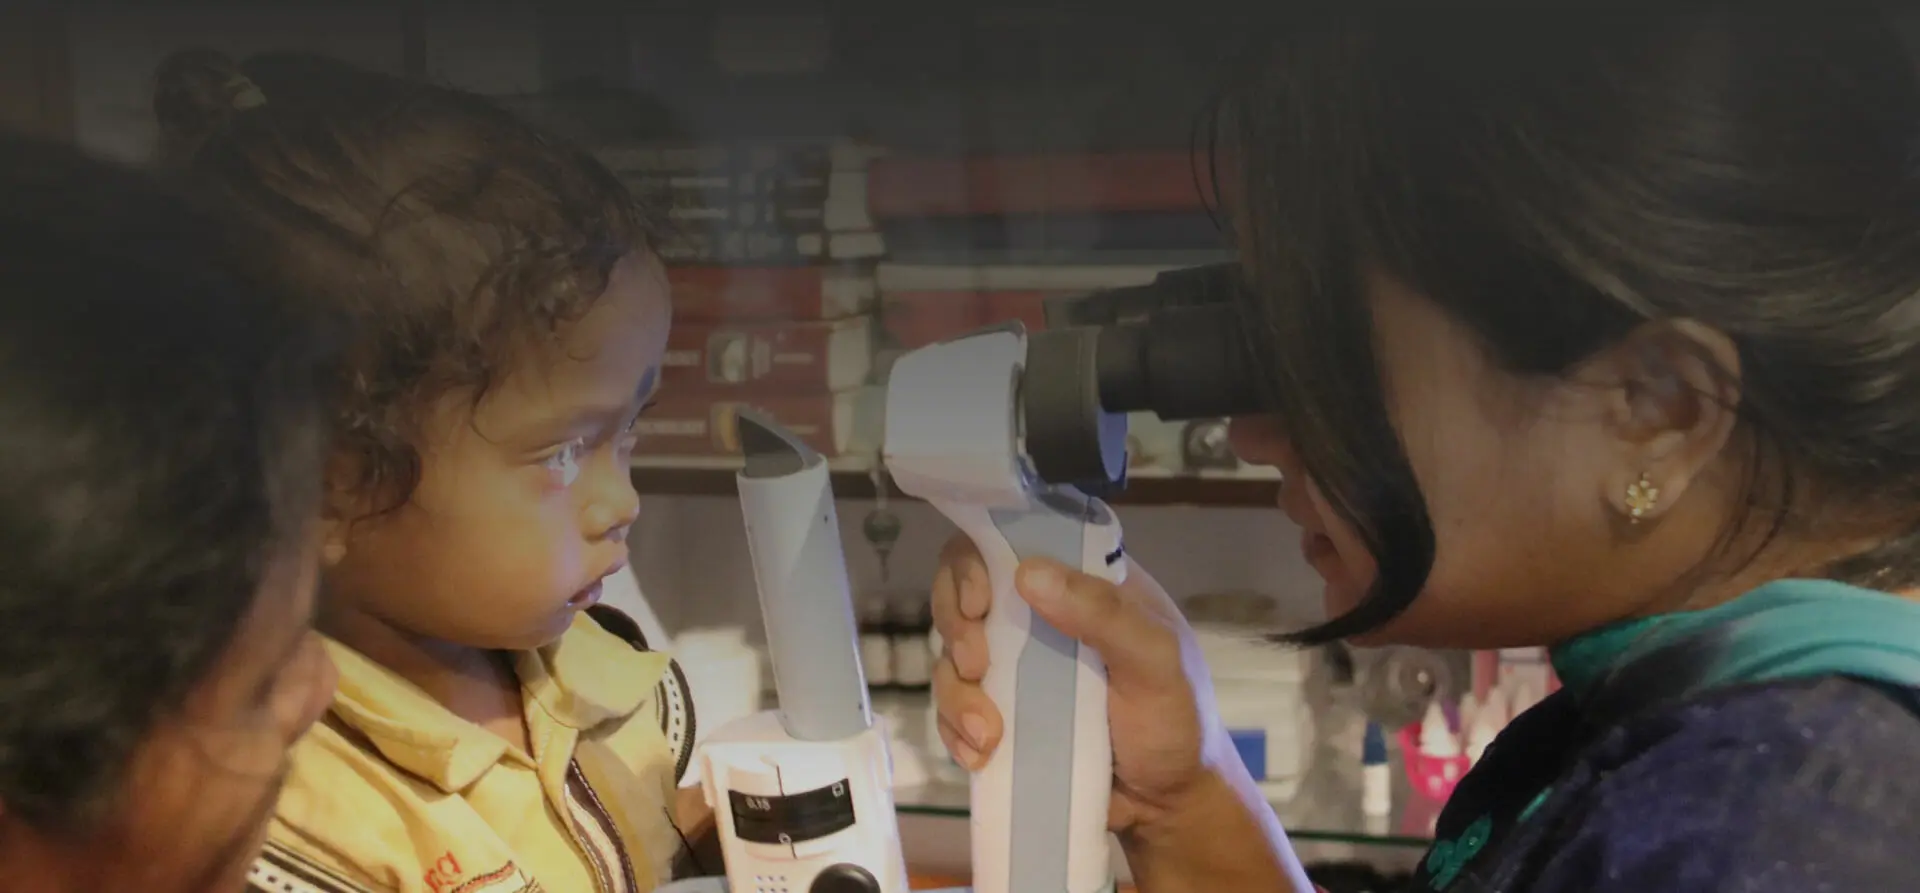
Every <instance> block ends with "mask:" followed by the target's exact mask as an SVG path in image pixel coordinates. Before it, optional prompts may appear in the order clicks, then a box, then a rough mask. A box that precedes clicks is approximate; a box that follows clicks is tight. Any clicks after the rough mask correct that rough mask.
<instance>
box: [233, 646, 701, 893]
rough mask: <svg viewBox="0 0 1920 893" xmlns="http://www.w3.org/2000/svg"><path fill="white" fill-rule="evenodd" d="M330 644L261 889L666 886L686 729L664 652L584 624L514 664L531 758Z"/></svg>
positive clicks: (530, 890) (627, 890) (282, 892)
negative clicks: (334, 670)
mask: <svg viewBox="0 0 1920 893" xmlns="http://www.w3.org/2000/svg"><path fill="white" fill-rule="evenodd" d="M602 610H603V609H596V613H598V612H600V611H602ZM603 616H604V615H603ZM620 619H624V618H620ZM634 635H635V636H636V638H637V633H635V634H634ZM327 647H328V648H329V650H330V653H331V654H332V656H333V659H334V662H335V663H336V664H337V665H338V666H339V669H340V686H339V692H338V694H337V695H335V697H334V702H333V707H332V709H331V710H330V711H329V713H328V715H327V717H326V719H325V720H324V721H323V722H322V723H321V724H320V725H316V726H315V727H314V729H313V731H312V732H311V733H309V734H308V735H307V736H306V737H305V738H303V739H302V740H301V741H300V742H299V743H298V744H297V745H295V749H294V753H293V759H292V763H291V770H290V775H289V777H288V779H287V783H286V787H285V789H284V791H283V792H282V794H281V797H280V802H279V804H278V806H277V807H276V811H275V815H274V818H273V821H272V824H271V827H270V830H269V839H268V844H267V848H266V851H265V852H264V853H263V854H262V857H261V858H260V860H259V861H258V862H257V863H256V866H255V870H254V876H253V883H254V886H255V888H256V889H260V890H272V891H275V893H309V891H321V893H336V891H348V893H361V891H394V893H535V891H545V893H596V891H597V893H646V891H648V890H651V889H653V888H654V887H655V886H656V885H658V884H660V883H663V882H665V881H666V880H668V879H670V878H669V873H670V871H671V868H672V862H673V858H674V856H675V854H676V853H677V852H678V851H679V848H680V846H681V838H680V835H679V833H678V832H677V831H676V830H675V828H674V826H673V824H672V812H671V810H672V808H673V804H674V792H675V789H676V787H677V782H678V777H679V774H680V773H682V772H684V771H685V769H686V759H687V756H688V750H689V748H690V746H691V739H692V731H693V729H692V713H691V706H690V705H689V704H688V703H687V701H686V690H685V682H684V680H683V679H682V677H680V676H679V673H678V672H677V670H675V669H674V668H673V667H672V666H671V664H670V661H669V660H668V658H667V657H666V656H665V655H663V654H660V653H657V652H647V651H641V650H638V649H639V648H640V647H641V645H640V643H638V642H637V641H635V642H632V643H630V642H629V641H628V640H627V639H623V638H622V637H620V636H616V635H615V634H613V633H611V632H609V631H608V629H607V628H604V627H603V626H602V625H601V624H600V623H597V622H595V620H594V619H592V618H590V617H589V616H587V615H584V614H583V615H582V616H580V617H578V618H575V620H574V623H573V626H572V627H571V628H569V629H568V631H567V632H566V633H565V634H564V635H563V636H562V637H561V638H560V639H559V640H558V641H557V642H555V643H554V644H552V645H549V646H547V647H545V648H541V649H539V650H538V651H533V652H525V653H521V654H518V655H516V656H515V669H516V671H517V673H518V675H519V678H520V683H521V692H522V700H523V703H524V705H525V711H526V713H525V716H526V724H527V732H528V736H527V737H528V739H529V740H530V741H531V742H532V745H533V752H532V753H531V754H527V753H521V752H520V750H519V748H517V747H514V746H512V745H510V744H508V743H507V742H506V741H504V740H502V739H501V738H500V737H499V736H497V735H494V734H492V733H491V732H488V731H487V730H485V729H483V728H481V727H479V726H478V725H475V724H474V723H471V722H469V721H467V720H465V719H462V718H460V717H459V716H456V715H455V714H454V713H453V712H452V711H450V710H448V709H446V708H445V707H443V706H441V705H440V704H439V703H437V702H435V701H434V700H432V699H431V698H429V697H428V696H427V695H426V694H425V693H424V692H422V691H421V690H420V689H418V688H417V687H415V686H413V685H412V684H411V683H408V682H406V681H405V680H403V679H401V678H400V677H399V676H397V675H395V674H394V673H392V672H390V671H388V670H387V669H386V668H384V667H381V666H379V665H378V664H375V663H373V662H372V661H371V660H369V659H368V658H367V657H365V656H364V655H361V654H360V653H359V652H356V651H354V650H353V649H351V648H348V647H346V646H344V645H341V644H340V643H338V642H335V641H331V640H329V641H328V642H327Z"/></svg>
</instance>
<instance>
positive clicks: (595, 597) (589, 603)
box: [567, 582, 600, 609]
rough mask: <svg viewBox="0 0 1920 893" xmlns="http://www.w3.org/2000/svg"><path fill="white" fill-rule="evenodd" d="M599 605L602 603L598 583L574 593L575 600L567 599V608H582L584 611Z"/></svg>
mask: <svg viewBox="0 0 1920 893" xmlns="http://www.w3.org/2000/svg"><path fill="white" fill-rule="evenodd" d="M599 603H600V584H599V583H597V582H596V583H594V584H593V585H592V586H588V587H587V588H585V589H582V590H580V591H579V592H576V593H574V594H573V598H570V599H567V607H569V608H582V609H584V608H591V607H593V606H594V605H597V604H599Z"/></svg>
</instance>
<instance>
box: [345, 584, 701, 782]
mask: <svg viewBox="0 0 1920 893" xmlns="http://www.w3.org/2000/svg"><path fill="white" fill-rule="evenodd" d="M326 646H327V651H328V653H329V654H330V655H331V656H332V658H333V662H334V665H335V666H336V667H338V668H339V676H340V683H339V687H338V689H337V691H336V693H335V694H334V698H333V707H332V712H333V714H334V716H335V717H337V718H338V719H339V721H340V722H342V723H344V724H345V725H346V726H348V727H349V728H351V729H352V730H353V731H355V732H358V733H359V734H360V735H361V736H363V737H364V738H365V739H366V740H367V741H368V743H370V744H371V745H372V746H373V748H374V749H375V750H377V751H378V752H379V753H380V755H381V756H383V757H385V758H386V759H387V760H388V761H389V762H391V763H393V764H394V765H395V766H396V767H398V768H400V769H401V770H403V771H405V772H408V773H410V774H413V775H415V776H418V777H420V778H422V779H425V780H427V781H429V782H431V783H432V784H433V785H434V786H436V787H438V788H440V789H441V790H443V791H446V792H449V793H451V792H454V791H459V790H462V789H465V788H466V787H468V786H470V785H472V784H473V783H474V782H475V781H477V780H479V778H480V776H481V775H483V774H485V773H486V771H487V770H488V769H489V768H491V767H492V766H493V765H494V764H495V763H498V762H499V761H500V759H501V758H502V757H504V756H505V755H506V753H507V747H508V745H507V743H506V742H505V741H503V740H501V739H500V737H499V736H498V735H495V734H493V733H491V732H489V731H487V730H486V729H483V728H481V727H480V726H478V725H476V724H474V723H472V722H469V721H468V720H466V719H463V718H461V717H460V716H458V715H456V714H455V713H454V712H453V711H451V710H448V709H447V708H446V707H444V706H441V705H440V703H439V702H437V701H435V700H433V699H432V698H431V697H429V696H428V695H427V694H426V692H424V691H421V690H420V689H419V687H417V686H415V685H414V684H413V683H411V682H408V681H407V680H405V679H402V678H401V677H400V676H399V674H397V673H394V672H393V671H391V670H389V669H387V668H386V667H383V666H381V665H379V664H377V663H374V662H373V661H372V660H371V659H369V658H368V657H367V656H366V655H363V654H361V653H360V652H358V651H355V650H354V649H352V648H350V647H348V646H346V645H344V644H341V643H340V642H338V641H336V640H334V639H331V638H329V639H327V640H326ZM514 658H515V659H514V669H515V671H516V673H517V674H518V675H519V677H520V687H521V692H522V694H523V697H525V698H526V699H529V700H531V701H532V702H534V703H535V704H536V705H538V707H539V708H540V710H541V711H542V712H544V713H546V714H547V715H548V716H549V717H551V718H552V719H553V720H554V721H555V722H558V723H560V724H561V725H564V726H567V727H569V728H572V729H575V730H578V731H587V730H590V729H592V728H594V727H596V726H599V725H601V724H602V723H605V722H608V721H611V720H617V719H622V718H625V717H627V716H631V715H632V714H633V713H634V712H635V711H637V710H638V709H640V707H641V705H643V704H644V703H646V701H647V699H648V697H649V696H650V695H651V694H652V692H653V690H654V688H655V686H657V685H658V684H659V682H660V679H661V677H662V676H663V675H664V674H665V672H666V669H667V661H668V658H667V656H666V655H664V654H661V653H658V652H642V651H639V650H637V649H635V648H634V647H633V646H631V645H629V644H627V643H626V642H625V641H624V640H622V639H620V638H619V637H617V636H614V635H613V634H611V633H609V632H607V631H606V630H604V629H602V628H601V627H600V625H599V624H598V623H596V622H594V621H593V620H591V619H589V618H588V617H587V616H586V615H585V614H582V615H580V616H578V617H575V618H574V621H573V625H572V626H571V627H570V628H568V630H567V632H566V634H565V635H563V636H561V637H560V639H558V640H556V641H555V642H553V643H552V644H549V645H547V646H545V647H542V648H539V649H536V650H533V651H526V652H521V653H519V654H516V655H515V656H514Z"/></svg>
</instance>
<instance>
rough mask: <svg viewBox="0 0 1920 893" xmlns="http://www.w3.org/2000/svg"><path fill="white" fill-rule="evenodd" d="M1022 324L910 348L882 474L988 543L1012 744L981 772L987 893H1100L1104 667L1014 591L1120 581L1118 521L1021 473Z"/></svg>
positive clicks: (995, 647)
mask: <svg viewBox="0 0 1920 893" xmlns="http://www.w3.org/2000/svg"><path fill="white" fill-rule="evenodd" d="M1025 357H1026V338H1025V335H1024V333H1023V332H1022V331H1021V330H1019V329H1018V328H1012V329H1002V330H993V331H986V332H982V333H978V334H975V335H972V336H969V337H966V338H961V339H958V340H955V341H951V342H946V343H943V344H936V345H932V346H929V347H925V348H921V349H920V350H917V351H913V352H911V353H909V354H906V355H905V356H902V357H901V358H900V359H898V360H897V361H896V362H895V363H894V365H893V367H892V371H891V372H890V373H889V381H888V394H887V420H886V429H887V430H886V446H885V456H886V463H887V470H888V473H889V474H890V476H891V477H892V478H893V480H894V481H895V482H896V483H897V484H898V485H899V486H900V488H901V490H903V491H905V492H906V493H908V494H910V495H913V496H917V497H919V498H922V499H925V500H927V501H928V502H929V503H931V504H932V505H933V506H934V507H935V508H936V509H938V510H939V511H940V512H941V513H942V514H944V515H946V516H947V517H948V518H949V519H951V520H952V521H953V522H954V524H955V525H957V526H958V527H959V528H960V530H961V531H962V532H964V533H965V534H966V535H967V536H968V537H969V538H971V539H972V540H973V542H974V543H975V545H977V546H978V547H979V550H980V553H981V555H982V556H983V558H984V559H985V562H986V565H987V573H988V578H989V580H990V581H991V583H992V587H993V601H992V606H991V608H990V609H989V611H988V614H987V618H986V634H987V648H988V652H989V655H990V660H989V666H988V670H987V673H986V677H985V679H984V680H983V686H984V688H985V690H986V693H987V695H988V696H989V697H990V698H992V700H993V702H994V704H995V705H996V706H997V707H998V708H999V711H1000V714H1001V718H1002V722H1003V732H1002V736H1001V739H1000V743H999V745H998V746H997V747H996V748H995V749H994V751H993V753H992V754H991V756H990V757H989V759H988V760H987V763H986V765H985V766H984V767H983V768H982V769H981V770H980V771H978V772H976V773H975V774H974V776H973V782H972V797H971V800H972V802H971V804H970V811H971V813H972V839H973V866H972V867H973V889H974V890H975V891H977V893H1099V891H1103V890H1109V889H1111V888H1112V887H1113V873H1112V855H1111V844H1110V838H1109V834H1108V831H1107V818H1108V809H1109V803H1110V800H1111V795H1112V784H1113V751H1112V741H1111V738H1110V737H1109V734H1110V733H1109V730H1108V725H1107V678H1106V667H1105V665H1104V663H1103V662H1102V661H1101V660H1100V657H1099V655H1097V654H1095V653H1094V652H1093V651H1092V650H1091V649H1088V648H1085V647H1081V646H1080V645H1079V643H1078V642H1075V641H1073V640H1071V639H1068V638H1066V637H1065V636H1063V635H1061V634H1060V633H1059V632H1058V631H1056V630H1054V629H1052V627H1051V626H1049V625H1047V624H1046V623H1044V622H1043V621H1040V620H1039V618H1038V617H1037V616H1036V615H1034V613H1033V611H1032V610H1031V609H1030V608H1029V607H1028V605H1027V603H1026V602H1025V601H1024V600H1023V599H1021V598H1020V596H1019V594H1018V593H1017V592H1016V591H1015V589H1014V571H1015V569H1016V567H1017V566H1018V564H1019V562H1020V561H1021V560H1022V559H1023V558H1026V557H1032V556H1035V555H1045V556H1047V557H1051V558H1054V559H1056V560H1059V561H1060V562H1062V563H1063V564H1067V565H1069V566H1077V567H1078V568H1079V569H1081V570H1082V571H1085V572H1087V573H1092V574H1097V575H1101V576H1105V577H1107V578H1109V579H1113V580H1115V581H1118V580H1120V579H1121V578H1122V576H1123V575H1124V573H1125V568H1126V560H1125V558H1124V556H1123V555H1122V553H1121V535H1120V525H1119V522H1118V521H1117V520H1116V519H1115V518H1114V516H1113V513H1112V512H1111V511H1110V510H1108V509H1107V507H1106V506H1105V505H1103V504H1101V503H1100V502H1099V501H1098V500H1092V499H1088V498H1086V497H1084V496H1081V495H1080V494H1078V493H1077V492H1076V491H1072V490H1070V489H1053V488H1048V487H1046V486H1044V485H1043V484H1042V483H1041V482H1039V481H1037V480H1035V479H1034V478H1033V477H1032V476H1031V475H1030V474H1028V473H1026V465H1025V461H1024V459H1023V458H1022V453H1021V446H1020V441H1019V411H1020V407H1019V405H1018V390H1019V389H1018V379H1019V376H1020V374H1021V372H1022V369H1023V366H1024V361H1025Z"/></svg>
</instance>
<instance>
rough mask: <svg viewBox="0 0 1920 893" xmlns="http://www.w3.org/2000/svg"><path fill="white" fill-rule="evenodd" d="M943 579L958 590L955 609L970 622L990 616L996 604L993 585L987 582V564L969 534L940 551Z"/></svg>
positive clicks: (955, 539) (952, 540) (957, 538)
mask: <svg viewBox="0 0 1920 893" xmlns="http://www.w3.org/2000/svg"><path fill="white" fill-rule="evenodd" d="M940 576H941V577H944V578H947V579H948V582H949V585H951V586H952V587H953V590H954V608H955V610H956V611H957V613H958V614H959V616H960V617H961V618H963V619H966V620H974V621H978V620H980V619H981V618H984V617H986V616H987V608H988V607H989V606H991V604H992V602H993V585H992V584H991V583H989V582H988V581H987V562H986V560H985V559H982V558H981V557H980V549H979V547H978V546H975V545H974V544H973V540H971V539H968V538H967V535H966V534H963V533H962V534H955V535H954V536H953V538H951V539H949V540H947V544H946V545H945V546H943V547H941V549H940Z"/></svg>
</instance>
